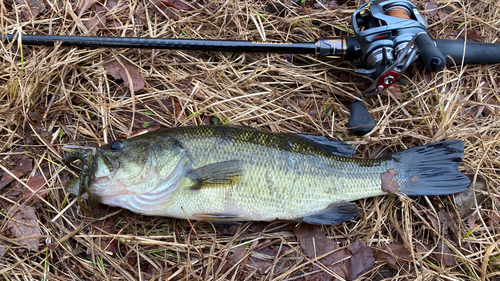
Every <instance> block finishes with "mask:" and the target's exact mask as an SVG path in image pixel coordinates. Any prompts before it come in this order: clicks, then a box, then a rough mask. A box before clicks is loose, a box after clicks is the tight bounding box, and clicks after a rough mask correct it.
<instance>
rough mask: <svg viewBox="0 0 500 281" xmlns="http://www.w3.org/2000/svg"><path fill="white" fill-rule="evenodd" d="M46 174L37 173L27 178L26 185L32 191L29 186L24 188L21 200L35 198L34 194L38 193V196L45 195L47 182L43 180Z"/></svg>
mask: <svg viewBox="0 0 500 281" xmlns="http://www.w3.org/2000/svg"><path fill="white" fill-rule="evenodd" d="M46 176H47V175H44V174H41V173H37V174H36V175H34V176H32V177H31V178H30V179H29V180H28V182H27V183H26V185H27V186H29V187H30V188H31V190H33V192H34V193H33V192H32V191H31V190H30V189H29V188H25V189H24V195H23V199H22V200H23V201H27V200H32V199H35V198H37V196H36V195H34V194H38V196H41V197H42V198H43V197H45V195H47V191H46V190H44V189H45V188H46V187H47V184H46V183H47V182H46V181H45V177H46Z"/></svg>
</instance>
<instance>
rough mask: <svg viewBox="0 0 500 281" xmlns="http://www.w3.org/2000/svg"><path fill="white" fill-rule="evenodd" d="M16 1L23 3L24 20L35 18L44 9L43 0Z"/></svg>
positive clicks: (43, 11)
mask: <svg viewBox="0 0 500 281" xmlns="http://www.w3.org/2000/svg"><path fill="white" fill-rule="evenodd" d="M17 3H19V4H21V5H23V8H22V13H23V16H24V18H25V19H26V20H31V19H35V18H37V17H38V16H39V15H40V14H43V13H45V11H46V7H45V4H44V3H43V0H17Z"/></svg>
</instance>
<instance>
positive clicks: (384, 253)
mask: <svg viewBox="0 0 500 281" xmlns="http://www.w3.org/2000/svg"><path fill="white" fill-rule="evenodd" d="M375 259H376V260H383V261H387V262H388V263H389V265H390V266H392V267H393V268H398V267H397V262H398V261H399V262H410V261H412V260H413V259H412V256H411V251H410V250H408V249H407V248H406V247H405V245H404V244H403V243H390V244H385V245H383V246H382V248H381V249H380V250H377V251H376V252H375Z"/></svg>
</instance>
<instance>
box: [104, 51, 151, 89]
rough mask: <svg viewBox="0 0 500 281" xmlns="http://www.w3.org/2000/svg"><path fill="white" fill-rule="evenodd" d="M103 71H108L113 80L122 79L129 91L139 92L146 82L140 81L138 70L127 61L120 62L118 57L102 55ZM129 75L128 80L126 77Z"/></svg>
mask: <svg viewBox="0 0 500 281" xmlns="http://www.w3.org/2000/svg"><path fill="white" fill-rule="evenodd" d="M103 59H104V69H106V71H108V73H109V75H111V76H113V78H115V79H122V80H123V83H124V84H125V86H126V87H128V88H130V90H131V91H133V92H135V91H139V90H141V89H143V88H144V86H145V84H146V82H144V79H142V77H141V74H140V72H139V69H138V68H137V66H135V65H134V64H132V63H130V62H129V61H127V60H122V59H120V58H118V57H116V58H111V57H110V56H107V55H104V57H103ZM127 73H128V75H130V80H131V82H132V85H131V84H130V80H129V78H128V75H127Z"/></svg>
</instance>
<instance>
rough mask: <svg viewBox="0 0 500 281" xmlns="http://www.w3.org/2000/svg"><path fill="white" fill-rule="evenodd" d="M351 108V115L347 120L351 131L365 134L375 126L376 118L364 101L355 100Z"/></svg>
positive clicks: (359, 134) (356, 133) (361, 134)
mask: <svg viewBox="0 0 500 281" xmlns="http://www.w3.org/2000/svg"><path fill="white" fill-rule="evenodd" d="M349 109H350V110H351V117H349V122H347V129H348V130H349V131H350V132H351V133H353V134H355V135H358V136H363V135H366V134H368V133H369V132H370V131H371V130H373V129H374V128H375V125H376V122H375V119H373V117H372V116H371V115H370V113H368V109H367V108H366V105H365V103H364V102H361V101H358V100H355V101H354V102H353V103H352V104H351V106H350V107H349Z"/></svg>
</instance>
